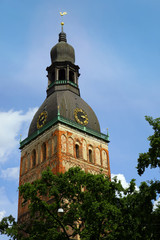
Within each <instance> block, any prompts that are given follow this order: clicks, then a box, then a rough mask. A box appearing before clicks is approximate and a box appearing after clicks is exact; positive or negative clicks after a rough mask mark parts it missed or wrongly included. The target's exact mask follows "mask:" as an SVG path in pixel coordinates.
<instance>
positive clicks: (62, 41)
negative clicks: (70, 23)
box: [50, 32, 75, 64]
mask: <svg viewBox="0 0 160 240" xmlns="http://www.w3.org/2000/svg"><path fill="white" fill-rule="evenodd" d="M50 54H51V61H52V63H54V62H64V61H69V62H71V63H73V64H74V63H75V53H74V48H73V47H72V46H71V45H69V44H68V43H67V39H66V34H65V33H64V32H61V33H60V34H59V43H57V44H56V45H55V46H54V47H53V48H52V49H51V52H50Z"/></svg>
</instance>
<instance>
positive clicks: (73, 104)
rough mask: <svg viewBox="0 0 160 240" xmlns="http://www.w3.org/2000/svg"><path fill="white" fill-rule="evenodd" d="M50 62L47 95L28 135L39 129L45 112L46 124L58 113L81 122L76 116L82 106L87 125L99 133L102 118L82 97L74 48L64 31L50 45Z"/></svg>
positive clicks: (71, 120)
mask: <svg viewBox="0 0 160 240" xmlns="http://www.w3.org/2000/svg"><path fill="white" fill-rule="evenodd" d="M51 62H52V64H51V66H50V67H48V68H47V71H48V89H47V97H46V99H45V101H44V102H43V104H42V105H41V107H40V108H39V109H38V111H37V112H36V114H35V116H34V117H33V120H32V122H31V125H30V128H29V133H28V136H29V137H30V136H31V135H32V134H34V133H36V132H37V130H38V126H37V122H38V119H39V118H40V116H41V114H42V113H43V112H45V116H46V119H45V122H44V125H43V126H45V125H46V124H49V123H51V121H53V119H55V118H56V117H57V115H58V114H60V116H61V117H63V118H64V119H67V120H68V121H70V122H71V123H74V124H75V123H77V124H80V123H78V122H77V120H76V118H75V109H82V110H83V112H85V113H86V115H87V117H88V122H87V124H85V127H86V128H88V129H91V130H94V131H96V132H99V133H100V126H99V122H98V119H97V117H96V115H95V113H94V111H93V110H92V108H91V107H90V106H89V105H88V104H87V103H86V102H85V101H84V100H83V99H82V98H81V97H80V90H79V86H78V77H79V75H80V74H79V67H78V66H77V65H75V64H74V63H75V53H74V48H73V47H72V46H70V45H69V44H68V43H67V40H66V34H65V33H64V32H61V33H60V34H59V43H57V44H56V45H55V46H54V47H53V48H52V49H51ZM58 109H59V110H58ZM58 111H59V112H58ZM82 117H84V116H82ZM74 124H73V125H74ZM80 125H81V124H80Z"/></svg>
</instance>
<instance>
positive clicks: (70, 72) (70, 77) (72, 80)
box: [69, 70, 74, 83]
mask: <svg viewBox="0 0 160 240" xmlns="http://www.w3.org/2000/svg"><path fill="white" fill-rule="evenodd" d="M69 81H71V82H73V83H74V72H73V71H71V70H70V71H69Z"/></svg>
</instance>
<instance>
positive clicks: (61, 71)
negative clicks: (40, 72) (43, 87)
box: [59, 69, 66, 80]
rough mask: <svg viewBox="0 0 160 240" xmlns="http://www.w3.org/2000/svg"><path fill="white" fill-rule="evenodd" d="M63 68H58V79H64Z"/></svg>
mask: <svg viewBox="0 0 160 240" xmlns="http://www.w3.org/2000/svg"><path fill="white" fill-rule="evenodd" d="M65 78H66V76H65V69H60V70H59V80H65Z"/></svg>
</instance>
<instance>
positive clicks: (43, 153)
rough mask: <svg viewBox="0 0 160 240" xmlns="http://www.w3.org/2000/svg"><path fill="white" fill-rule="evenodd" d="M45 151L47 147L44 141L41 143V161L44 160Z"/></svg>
mask: <svg viewBox="0 0 160 240" xmlns="http://www.w3.org/2000/svg"><path fill="white" fill-rule="evenodd" d="M46 153H47V147H46V143H43V145H42V162H43V161H45V160H46V155H47V154H46Z"/></svg>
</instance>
